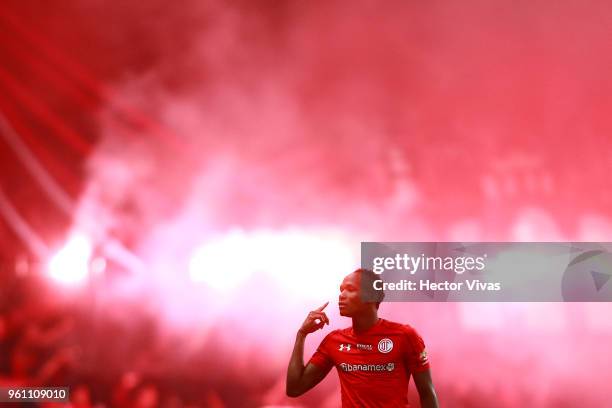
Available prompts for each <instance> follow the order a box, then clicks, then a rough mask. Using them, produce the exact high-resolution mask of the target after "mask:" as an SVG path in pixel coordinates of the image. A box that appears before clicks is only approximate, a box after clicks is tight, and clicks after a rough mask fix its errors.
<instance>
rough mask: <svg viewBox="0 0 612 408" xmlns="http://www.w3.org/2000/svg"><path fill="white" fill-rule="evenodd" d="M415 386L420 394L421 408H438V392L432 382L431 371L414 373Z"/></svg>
mask: <svg viewBox="0 0 612 408" xmlns="http://www.w3.org/2000/svg"><path fill="white" fill-rule="evenodd" d="M413 377H414V385H416V389H417V391H418V392H419V399H420V401H421V408H438V407H439V405H438V397H437V396H436V390H435V389H434V386H433V381H432V380H431V371H430V370H429V369H427V370H425V371H421V372H418V373H413Z"/></svg>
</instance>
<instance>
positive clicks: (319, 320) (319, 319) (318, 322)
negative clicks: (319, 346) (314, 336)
mask: <svg viewBox="0 0 612 408" xmlns="http://www.w3.org/2000/svg"><path fill="white" fill-rule="evenodd" d="M328 304H329V302H325V304H324V305H323V306H321V307H318V308H316V309H315V310H313V311H312V312H310V313H308V316H306V320H304V323H302V327H300V330H299V331H300V332H301V333H303V334H309V333H312V332H314V331H317V330H319V329H321V328H323V326H325V325H326V324H329V319H328V318H327V315H326V314H325V313H324V312H323V310H324V309H325V308H326V307H327V305H328Z"/></svg>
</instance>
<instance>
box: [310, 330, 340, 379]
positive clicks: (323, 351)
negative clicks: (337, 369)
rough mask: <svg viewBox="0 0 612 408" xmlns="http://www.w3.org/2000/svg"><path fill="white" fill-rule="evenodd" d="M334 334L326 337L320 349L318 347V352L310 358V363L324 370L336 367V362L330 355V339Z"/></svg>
mask: <svg viewBox="0 0 612 408" xmlns="http://www.w3.org/2000/svg"><path fill="white" fill-rule="evenodd" d="M333 333H334V332H331V333H329V334H328V335H327V336H325V338H324V339H323V341H321V344H319V347H317V351H315V353H314V354H313V355H312V357H310V360H309V361H308V363H312V364H314V365H316V366H318V367H320V368H322V369H324V370H325V369H328V368H331V367H332V366H333V365H334V361H333V360H332V358H331V355H330V353H329V339H330V337H331V335H332V334H333Z"/></svg>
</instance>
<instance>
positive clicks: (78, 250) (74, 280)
mask: <svg viewBox="0 0 612 408" xmlns="http://www.w3.org/2000/svg"><path fill="white" fill-rule="evenodd" d="M92 251H93V246H92V243H91V241H90V240H89V239H88V238H87V237H86V236H84V235H74V236H72V237H71V238H70V239H69V240H68V241H67V242H66V244H65V245H64V247H62V248H61V249H60V250H59V251H58V252H57V253H56V254H55V255H54V256H53V257H52V258H51V259H50V261H49V264H48V275H49V277H50V278H51V279H52V280H54V281H56V282H58V283H61V284H64V285H78V284H80V283H83V282H84V281H85V280H86V279H87V276H88V275H89V261H90V258H91V254H92Z"/></svg>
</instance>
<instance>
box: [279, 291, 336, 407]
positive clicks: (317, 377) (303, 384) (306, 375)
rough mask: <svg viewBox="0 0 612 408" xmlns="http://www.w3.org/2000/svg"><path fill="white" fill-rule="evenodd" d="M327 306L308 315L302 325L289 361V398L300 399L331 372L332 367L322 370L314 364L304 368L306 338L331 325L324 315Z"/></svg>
mask: <svg viewBox="0 0 612 408" xmlns="http://www.w3.org/2000/svg"><path fill="white" fill-rule="evenodd" d="M328 303H329V302H328ZM326 306H327V303H325V304H324V305H323V306H321V307H320V308H318V309H315V310H313V311H312V312H310V313H308V316H307V317H306V320H304V323H302V327H300V329H299V330H298V333H297V336H296V338H295V345H294V346H293V352H292V353H291V359H290V360H289V367H288V368H287V396H289V397H299V396H300V395H302V394H304V393H305V392H306V391H308V390H309V389H311V388H312V387H314V386H315V385H317V384H318V383H320V382H321V380H323V378H325V376H326V375H327V374H328V373H329V371H330V370H331V367H328V368H321V367H319V366H317V365H315V364H312V363H310V364H308V365H307V366H306V367H304V343H305V341H306V336H307V335H308V334H310V333H312V332H314V331H316V330H319V329H321V328H323V326H324V325H325V324H329V319H328V318H327V315H326V314H325V313H323V309H325V307H326Z"/></svg>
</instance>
